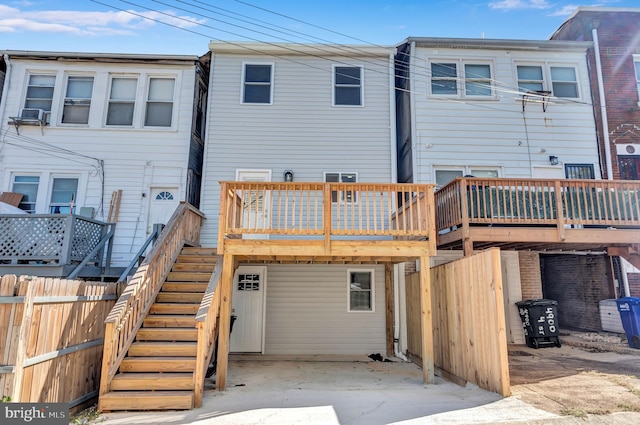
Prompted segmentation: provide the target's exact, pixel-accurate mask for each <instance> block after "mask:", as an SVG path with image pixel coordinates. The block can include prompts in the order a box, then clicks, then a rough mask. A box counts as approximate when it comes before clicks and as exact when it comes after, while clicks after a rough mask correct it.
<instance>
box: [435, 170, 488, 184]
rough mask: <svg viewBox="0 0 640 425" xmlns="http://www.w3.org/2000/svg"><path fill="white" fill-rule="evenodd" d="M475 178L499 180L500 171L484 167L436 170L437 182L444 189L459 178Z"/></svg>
mask: <svg viewBox="0 0 640 425" xmlns="http://www.w3.org/2000/svg"><path fill="white" fill-rule="evenodd" d="M463 176H473V177H480V178H489V179H493V178H498V177H500V171H499V169H497V168H490V167H489V168H482V167H446V168H445V167H442V168H437V169H435V182H436V185H438V187H442V186H444V185H446V184H447V183H449V182H450V181H452V180H454V179H455V178H457V177H463Z"/></svg>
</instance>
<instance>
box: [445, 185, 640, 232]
mask: <svg viewBox="0 0 640 425" xmlns="http://www.w3.org/2000/svg"><path fill="white" fill-rule="evenodd" d="M435 203H436V217H437V230H438V231H441V230H445V229H451V228H453V227H455V226H464V225H469V224H516V225H532V226H534V225H556V226H558V227H564V225H593V226H603V227H616V228H617V227H640V182H635V181H611V180H569V179H556V180H547V179H483V178H458V179H456V180H454V181H452V182H451V183H449V184H447V185H446V186H444V187H442V188H441V189H439V190H438V191H437V192H436V193H435Z"/></svg>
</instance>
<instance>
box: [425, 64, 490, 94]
mask: <svg viewBox="0 0 640 425" xmlns="http://www.w3.org/2000/svg"><path fill="white" fill-rule="evenodd" d="M431 94H432V95H438V96H439V95H446V96H458V97H464V98H478V97H491V96H493V82H492V78H491V65H490V64H489V63H477V62H473V61H463V60H455V61H454V60H452V61H443V62H432V63H431Z"/></svg>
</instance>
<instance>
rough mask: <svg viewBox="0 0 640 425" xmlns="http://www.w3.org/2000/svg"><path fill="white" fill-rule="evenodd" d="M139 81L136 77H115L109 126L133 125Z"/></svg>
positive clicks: (108, 111) (110, 96) (110, 103)
mask: <svg viewBox="0 0 640 425" xmlns="http://www.w3.org/2000/svg"><path fill="white" fill-rule="evenodd" d="M137 88H138V79H137V78H136V77H113V78H112V79H111V90H110V92H109V106H108V107H107V125H121V126H131V125H133V112H134V109H135V104H136V93H137Z"/></svg>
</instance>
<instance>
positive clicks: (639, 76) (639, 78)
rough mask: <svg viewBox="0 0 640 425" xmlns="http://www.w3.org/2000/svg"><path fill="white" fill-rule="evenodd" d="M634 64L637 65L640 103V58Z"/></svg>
mask: <svg viewBox="0 0 640 425" xmlns="http://www.w3.org/2000/svg"><path fill="white" fill-rule="evenodd" d="M633 64H634V65H635V67H636V86H637V87H638V98H639V99H638V100H639V102H638V103H639V104H640V60H638V59H636V61H635V62H634V63H633Z"/></svg>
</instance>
